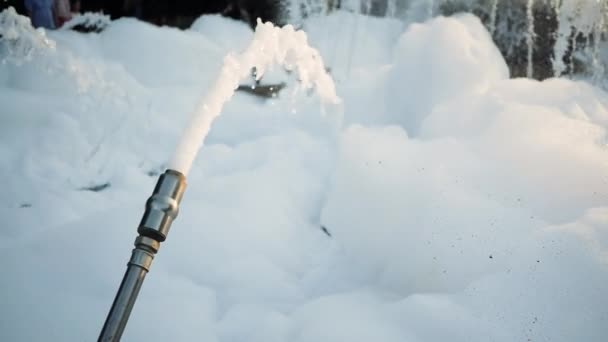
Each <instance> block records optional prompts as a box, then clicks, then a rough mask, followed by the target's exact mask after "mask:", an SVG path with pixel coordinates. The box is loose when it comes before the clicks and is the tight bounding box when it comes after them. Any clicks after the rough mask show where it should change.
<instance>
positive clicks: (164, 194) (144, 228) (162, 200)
mask: <svg viewBox="0 0 608 342" xmlns="http://www.w3.org/2000/svg"><path fill="white" fill-rule="evenodd" d="M185 190H186V176H184V175H183V174H182V173H181V172H178V171H175V170H170V169H169V170H167V171H165V173H163V174H162V175H161V176H160V177H159V179H158V182H157V183H156V187H155V188H154V192H153V193H152V196H150V198H148V201H147V202H146V211H145V212H144V216H143V217H142V219H141V222H140V223H139V227H138V228H137V232H138V233H139V234H140V235H142V236H144V237H149V238H151V239H153V240H156V241H158V242H163V241H165V239H166V238H167V234H168V233H169V229H170V228H171V223H172V222H173V220H174V219H175V218H176V217H177V214H178V212H179V203H180V202H181V200H182V196H183V195H184V191H185Z"/></svg>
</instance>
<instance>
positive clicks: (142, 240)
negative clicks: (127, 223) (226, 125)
mask: <svg viewBox="0 0 608 342" xmlns="http://www.w3.org/2000/svg"><path fill="white" fill-rule="evenodd" d="M185 189H186V177H185V176H184V175H183V174H182V173H180V172H178V171H175V170H167V171H165V173H163V174H162V175H161V176H160V178H159V179H158V182H157V183H156V187H155V188H154V192H153V193H152V196H150V198H148V201H147V202H146V211H145V212H144V216H143V217H142V219H141V222H140V224H139V227H138V228H137V232H138V233H139V236H138V237H137V238H136V239H135V248H134V249H133V252H132V253H131V259H130V260H129V263H128V264H127V271H126V273H125V275H124V277H123V279H122V282H121V283H120V288H119V289H118V292H117V293H116V297H115V298H114V302H113V303H112V308H111V309H110V313H108V317H107V318H106V321H105V324H104V325H103V328H102V330H101V333H100V335H99V339H98V341H113V342H114V341H120V337H121V336H122V333H123V331H124V329H125V327H126V325H127V321H128V320H129V315H130V314H131V310H132V309H133V306H134V305H135V300H136V299H137V295H138V293H139V289H140V288H141V285H142V284H143V282H144V279H145V276H146V274H147V273H148V271H150V267H151V266H152V260H154V255H155V254H156V252H158V249H159V248H160V243H161V242H163V241H165V239H166V238H167V234H168V233H169V228H171V223H172V222H173V220H174V219H175V218H176V217H177V214H178V212H179V203H180V201H181V200H182V196H183V195H184V190H185Z"/></svg>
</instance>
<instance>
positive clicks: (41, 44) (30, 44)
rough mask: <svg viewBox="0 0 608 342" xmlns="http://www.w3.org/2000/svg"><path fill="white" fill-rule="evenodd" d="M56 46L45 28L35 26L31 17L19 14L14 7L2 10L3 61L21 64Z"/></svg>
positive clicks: (0, 40)
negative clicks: (48, 36)
mask: <svg viewBox="0 0 608 342" xmlns="http://www.w3.org/2000/svg"><path fill="white" fill-rule="evenodd" d="M54 47H55V43H54V42H53V41H52V40H50V39H48V38H47V36H46V32H45V30H44V29H42V28H40V29H35V28H33V27H32V25H31V22H30V19H29V18H28V17H24V16H21V15H19V14H17V12H16V11H15V9H14V8H13V7H9V8H7V9H5V10H4V11H2V12H0V61H1V62H3V63H6V62H13V63H17V64H21V63H23V62H25V61H28V60H30V59H32V58H33V57H34V56H35V55H36V54H39V53H44V52H45V51H48V50H52V49H54Z"/></svg>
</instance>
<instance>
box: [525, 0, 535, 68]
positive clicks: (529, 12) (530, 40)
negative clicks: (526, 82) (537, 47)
mask: <svg viewBox="0 0 608 342" xmlns="http://www.w3.org/2000/svg"><path fill="white" fill-rule="evenodd" d="M526 16H527V18H528V34H527V35H526V44H527V45H528V67H527V70H526V76H527V77H528V78H532V76H534V67H533V65H534V64H533V61H532V57H533V53H534V38H535V33H534V0H528V5H527V7H526Z"/></svg>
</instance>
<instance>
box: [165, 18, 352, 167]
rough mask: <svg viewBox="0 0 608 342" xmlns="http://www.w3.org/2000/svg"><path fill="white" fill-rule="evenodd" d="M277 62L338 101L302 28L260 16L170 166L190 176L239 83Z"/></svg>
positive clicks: (326, 97)
mask: <svg viewBox="0 0 608 342" xmlns="http://www.w3.org/2000/svg"><path fill="white" fill-rule="evenodd" d="M274 63H277V64H279V65H282V66H283V67H284V68H285V69H287V70H295V71H296V72H297V74H298V77H299V81H300V82H301V84H302V86H303V87H305V88H308V89H310V88H314V89H315V90H316V92H317V93H318V95H319V97H320V98H321V100H322V102H323V103H331V104H337V103H339V102H340V99H339V98H338V96H337V95H336V89H335V84H334V81H333V80H332V78H331V77H330V76H329V75H328V74H327V72H326V70H325V66H324V65H323V59H322V58H321V55H320V54H319V52H318V51H317V50H316V49H314V48H312V47H310V45H308V38H307V36H306V33H304V32H303V31H300V30H298V31H296V30H295V29H294V28H293V26H291V25H286V26H285V27H283V28H279V27H275V26H274V25H273V24H272V23H262V21H261V20H259V19H258V24H257V27H256V29H255V34H254V36H253V39H252V41H251V43H250V44H249V46H248V47H247V49H246V50H245V51H244V52H242V53H241V54H238V55H235V54H229V55H227V56H226V57H225V58H224V65H223V67H222V69H221V71H220V75H219V77H218V78H217V80H216V81H215V84H214V86H213V87H212V88H211V91H210V92H209V93H208V94H207V95H206V96H205V97H204V98H203V99H202V101H201V102H200V103H199V105H198V107H197V109H196V110H195V112H194V113H193V115H192V118H191V120H190V123H189V125H188V126H187V128H186V130H185V132H184V135H183V136H182V139H181V141H180V142H179V144H178V146H177V149H176V151H175V153H174V155H173V159H172V160H171V162H170V163H169V168H171V169H174V170H177V171H180V172H181V173H183V174H184V175H188V172H189V171H190V167H191V166H192V162H193V161H194V158H195V157H196V154H197V152H198V150H199V149H200V147H201V146H202V144H203V141H204V139H205V137H206V136H207V134H208V133H209V130H210V128H211V124H212V123H213V120H214V119H215V118H217V117H218V116H219V115H220V113H221V111H222V107H223V106H224V104H225V103H226V102H227V101H228V100H229V99H230V98H231V97H232V95H233V94H234V90H235V89H236V88H237V87H238V85H239V82H240V81H241V80H243V79H245V78H248V77H251V69H252V68H254V67H255V68H256V77H257V78H258V79H260V78H261V77H262V76H263V74H264V71H265V70H266V69H267V68H268V67H270V66H271V65H273V64H274Z"/></svg>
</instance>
